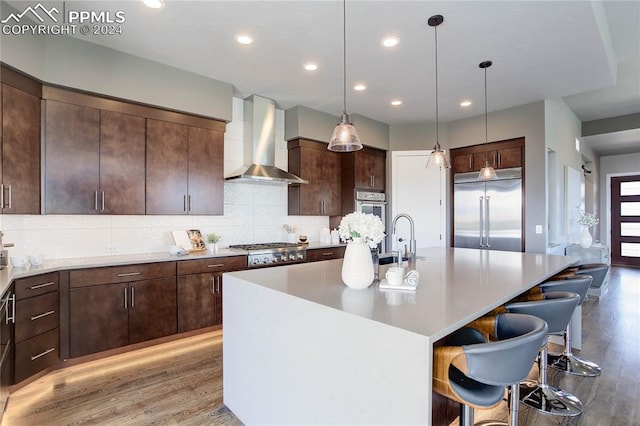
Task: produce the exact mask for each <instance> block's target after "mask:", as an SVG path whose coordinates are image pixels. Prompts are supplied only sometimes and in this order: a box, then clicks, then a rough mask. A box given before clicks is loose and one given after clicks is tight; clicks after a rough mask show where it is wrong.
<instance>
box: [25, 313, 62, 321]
mask: <svg viewBox="0 0 640 426" xmlns="http://www.w3.org/2000/svg"><path fill="white" fill-rule="evenodd" d="M55 313H56V311H49V312H45V313H44V314H40V315H35V316H32V317H31V321H35V320H38V319H40V318H44V317H46V316H49V315H52V314H55Z"/></svg>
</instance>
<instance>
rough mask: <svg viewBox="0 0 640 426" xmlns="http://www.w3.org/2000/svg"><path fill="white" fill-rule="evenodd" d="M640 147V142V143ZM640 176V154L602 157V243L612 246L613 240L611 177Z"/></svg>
mask: <svg viewBox="0 0 640 426" xmlns="http://www.w3.org/2000/svg"><path fill="white" fill-rule="evenodd" d="M638 144H639V145H640V140H639V141H638ZM626 175H640V153H638V154H625V155H611V156H607V157H600V187H601V188H604V190H602V191H600V198H599V202H600V211H601V212H602V217H603V218H605V220H600V226H599V228H600V241H601V242H602V243H603V244H604V245H607V246H608V245H610V238H611V225H610V224H611V190H610V188H611V177H612V176H626Z"/></svg>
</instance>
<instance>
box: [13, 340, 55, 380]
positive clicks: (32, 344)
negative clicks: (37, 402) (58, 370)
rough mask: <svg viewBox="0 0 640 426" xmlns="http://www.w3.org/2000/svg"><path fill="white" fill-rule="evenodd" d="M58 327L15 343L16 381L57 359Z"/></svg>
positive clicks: (31, 374) (52, 363)
mask: <svg viewBox="0 0 640 426" xmlns="http://www.w3.org/2000/svg"><path fill="white" fill-rule="evenodd" d="M59 341H60V337H59V335H58V329H57V328H56V329H54V330H51V331H48V332H46V333H44V334H41V335H39V336H36V337H32V338H31V339H28V340H25V341H24V342H22V343H18V344H16V372H15V375H16V383H19V382H21V381H23V380H24V379H26V378H29V377H31V376H33V375H34V374H36V373H37V372H39V371H41V370H44V369H45V368H47V367H50V366H52V365H54V364H55V363H56V362H57V361H58V359H59V350H60V349H59Z"/></svg>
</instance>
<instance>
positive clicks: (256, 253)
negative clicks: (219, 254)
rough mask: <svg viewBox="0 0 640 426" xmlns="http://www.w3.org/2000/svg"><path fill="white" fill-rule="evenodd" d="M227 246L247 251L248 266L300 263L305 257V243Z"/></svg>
mask: <svg viewBox="0 0 640 426" xmlns="http://www.w3.org/2000/svg"><path fill="white" fill-rule="evenodd" d="M229 248H230V249H236V250H246V251H248V252H249V255H248V258H247V262H248V266H249V268H257V267H260V266H276V265H285V264H291V263H300V262H304V261H305V260H306V259H307V246H306V244H296V243H283V242H276V243H256V244H235V245H230V246H229Z"/></svg>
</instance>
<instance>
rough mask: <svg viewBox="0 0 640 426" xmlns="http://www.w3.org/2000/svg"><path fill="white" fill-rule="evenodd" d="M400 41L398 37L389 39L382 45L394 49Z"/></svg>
mask: <svg viewBox="0 0 640 426" xmlns="http://www.w3.org/2000/svg"><path fill="white" fill-rule="evenodd" d="M399 42H400V41H399V40H398V38H397V37H387V38H385V39H383V40H382V45H383V46H384V47H394V46H397V45H398V43H399Z"/></svg>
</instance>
